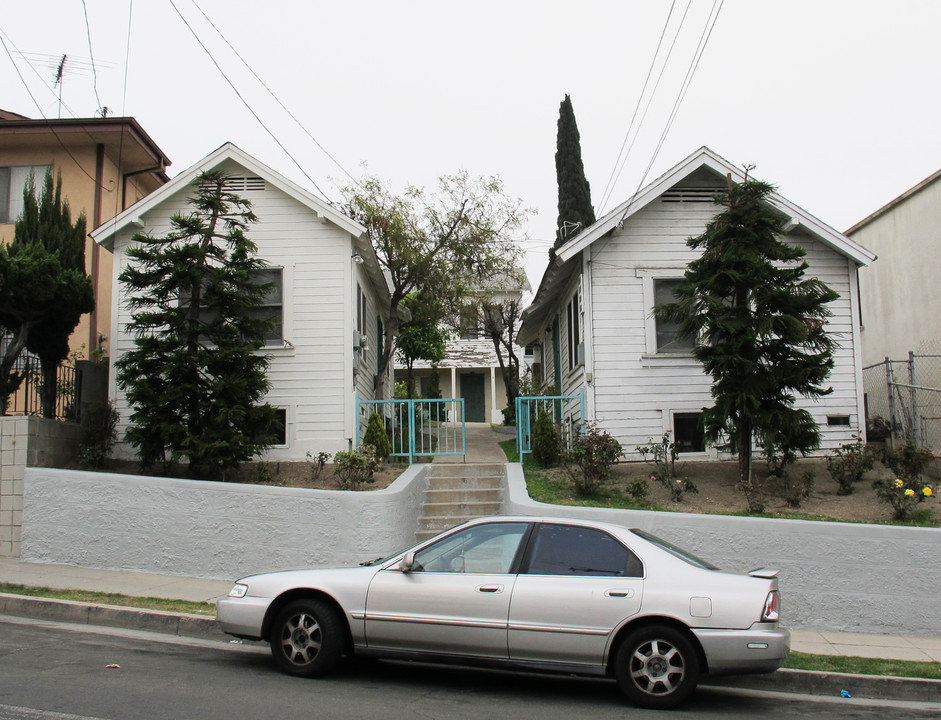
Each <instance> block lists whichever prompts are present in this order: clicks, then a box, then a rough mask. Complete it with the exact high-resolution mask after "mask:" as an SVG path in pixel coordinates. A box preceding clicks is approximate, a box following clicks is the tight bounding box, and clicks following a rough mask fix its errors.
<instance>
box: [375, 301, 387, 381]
mask: <svg viewBox="0 0 941 720" xmlns="http://www.w3.org/2000/svg"><path fill="white" fill-rule="evenodd" d="M385 339H386V331H385V327H384V326H383V324H382V318H381V317H379V316H378V315H377V316H376V373H377V374H378V373H379V368H380V366H381V365H382V352H383V349H384V348H383V343H384V342H385Z"/></svg>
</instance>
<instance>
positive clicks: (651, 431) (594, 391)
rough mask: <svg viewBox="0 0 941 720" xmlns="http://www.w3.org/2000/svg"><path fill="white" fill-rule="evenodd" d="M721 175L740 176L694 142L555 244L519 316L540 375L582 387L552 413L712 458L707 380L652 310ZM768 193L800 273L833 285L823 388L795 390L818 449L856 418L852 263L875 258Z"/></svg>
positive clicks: (628, 439)
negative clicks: (702, 416) (797, 253)
mask: <svg viewBox="0 0 941 720" xmlns="http://www.w3.org/2000/svg"><path fill="white" fill-rule="evenodd" d="M727 175H731V176H732V179H733V180H735V181H741V180H743V173H742V171H741V170H740V169H737V168H736V167H734V166H733V165H732V164H730V163H729V162H728V161H726V160H725V159H723V158H721V157H719V156H718V155H716V154H715V153H714V152H712V151H711V150H709V149H708V148H705V147H704V148H701V149H700V150H697V151H696V152H695V153H693V154H692V155H690V156H689V157H688V158H686V159H685V160H683V161H682V162H681V163H679V164H678V165H677V166H675V167H674V168H673V169H672V170H670V171H669V172H667V173H666V174H664V175H663V176H662V177H660V178H659V179H657V180H655V181H654V182H652V183H651V184H650V185H648V186H647V187H645V188H644V189H643V190H641V191H639V192H638V193H637V194H636V195H634V196H633V197H632V198H630V199H629V200H628V201H626V202H624V203H622V204H621V205H619V206H618V207H617V208H615V209H614V210H613V211H611V212H610V213H608V214H607V215H606V216H605V217H603V218H601V219H600V220H598V221H597V222H596V223H595V224H594V225H592V226H591V227H588V228H586V229H585V230H584V231H582V232H581V233H580V234H579V235H577V236H575V237H574V238H573V239H572V240H570V241H569V242H568V243H566V244H565V245H563V246H562V247H560V248H559V249H558V250H557V252H556V255H555V257H554V258H553V260H552V261H551V262H550V264H549V267H548V268H547V270H546V273H545V275H544V276H543V279H542V282H541V284H540V287H539V290H538V291H537V293H536V297H535V299H534V301H533V303H532V305H530V307H529V308H527V310H526V312H525V314H524V318H523V326H522V328H521V330H520V333H519V336H518V341H519V343H520V345H527V344H529V343H537V344H539V345H541V348H542V369H543V375H544V377H545V379H546V380H547V381H548V382H549V383H550V384H555V386H556V389H557V391H559V392H561V393H562V394H563V395H580V394H581V393H582V392H584V397H585V408H584V417H581V416H580V415H581V411H579V410H578V407H579V403H575V402H572V403H567V404H566V405H565V409H564V410H563V417H561V418H559V419H560V420H561V421H563V422H564V423H568V424H571V425H579V424H581V423H582V422H583V421H585V420H587V421H589V422H595V423H597V424H598V425H599V426H600V427H601V428H603V429H605V430H607V431H608V432H610V433H611V434H612V435H614V436H615V437H616V438H617V439H618V440H619V441H620V442H621V444H622V445H623V447H624V450H625V452H626V453H628V454H629V456H630V455H635V456H636V453H635V448H636V447H637V446H638V445H644V444H647V442H648V440H650V439H651V438H653V439H655V440H659V439H660V437H661V436H662V435H663V434H664V433H666V432H670V433H672V437H673V439H674V440H675V441H676V442H677V443H678V444H679V446H680V448H681V451H682V452H684V453H685V457H687V458H688V459H695V458H697V457H700V458H710V457H715V451H714V449H711V448H708V447H706V446H705V444H704V442H703V439H702V434H701V431H700V429H699V423H698V419H699V418H698V416H699V413H700V411H701V409H702V408H703V407H707V406H709V405H711V404H712V399H711V396H710V387H711V381H710V378H709V377H708V376H707V375H705V374H704V373H703V371H702V368H701V366H700V365H699V363H697V362H696V361H695V360H694V359H693V357H692V355H691V354H690V352H689V351H690V346H689V345H686V346H684V345H683V344H682V343H677V342H676V341H675V340H674V337H675V333H674V332H673V328H671V327H669V326H668V324H667V323H664V322H660V321H657V320H656V319H655V318H654V317H653V316H652V313H651V311H652V309H653V307H654V306H655V305H656V304H658V303H662V302H669V301H671V300H672V299H673V295H672V289H673V283H675V282H676V281H677V280H678V279H680V278H682V276H683V273H684V272H685V269H686V266H687V264H688V263H689V262H690V261H691V260H693V259H694V258H695V257H696V255H695V254H694V252H695V251H693V250H691V249H690V248H689V247H688V246H687V244H686V240H687V239H688V238H690V237H693V236H697V235H700V234H702V232H703V230H704V229H705V225H706V223H707V222H708V221H709V220H710V219H711V218H712V217H713V216H714V215H715V214H716V213H717V212H718V207H717V206H716V205H715V204H714V203H713V197H714V195H715V194H716V193H717V192H718V191H720V190H721V189H722V188H723V187H725V186H726V184H727V180H726V176H727ZM770 202H771V205H772V206H773V207H774V208H775V209H776V210H778V211H779V212H780V213H781V214H782V216H783V217H784V218H785V219H786V220H785V226H784V233H785V238H786V240H787V241H788V242H792V243H797V244H799V245H801V246H802V247H803V248H805V249H806V251H807V256H806V260H807V262H808V263H809V265H810V270H809V274H810V275H813V276H816V277H819V278H820V279H821V280H822V281H824V282H825V283H826V284H827V285H828V286H830V287H831V288H833V289H834V290H836V291H837V292H838V293H839V294H840V298H839V299H838V300H836V301H834V302H833V303H831V304H830V305H829V308H830V310H831V311H832V313H833V315H832V317H831V318H830V320H829V323H828V324H829V329H830V331H831V332H832V333H833V334H835V336H836V338H837V340H838V342H839V345H840V346H839V349H838V350H837V351H836V353H835V363H836V364H835V368H834V370H833V373H832V374H831V376H830V384H831V385H832V388H833V393H832V394H830V395H828V396H826V397H824V398H822V399H820V400H818V401H812V400H809V399H799V400H798V403H799V404H800V405H801V406H802V407H806V408H807V409H808V410H809V411H810V412H811V413H812V415H813V417H814V418H815V419H816V421H817V422H818V425H819V426H820V427H821V431H822V436H823V440H822V451H826V450H828V449H832V448H834V447H837V446H839V445H840V444H842V443H845V442H848V441H850V439H851V436H852V435H853V434H855V433H858V432H859V431H860V427H861V425H862V426H863V427H864V424H865V412H864V408H863V389H862V382H861V351H860V343H859V302H858V299H859V298H858V293H859V290H858V283H857V276H856V271H857V269H858V268H859V267H860V266H864V265H867V264H869V263H870V262H871V261H872V260H874V259H875V256H874V255H873V254H872V253H870V252H869V251H868V250H866V249H864V248H863V247H861V246H859V245H858V244H856V243H854V242H853V241H852V240H850V239H849V238H847V237H846V236H845V235H843V234H841V233H839V232H837V231H836V230H834V229H833V228H831V227H829V226H828V225H825V224H824V223H822V222H821V221H820V220H818V219H817V218H815V217H813V216H812V215H810V214H808V213H807V212H805V211H804V210H802V209H801V208H799V207H797V206H795V205H794V204H793V203H791V202H789V201H788V200H786V199H785V198H783V197H782V196H780V195H778V194H776V193H775V194H773V195H772V196H771V197H770Z"/></svg>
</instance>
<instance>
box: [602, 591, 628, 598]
mask: <svg viewBox="0 0 941 720" xmlns="http://www.w3.org/2000/svg"><path fill="white" fill-rule="evenodd" d="M604 594H605V595H607V596H608V597H612V598H630V597H634V591H633V590H606V591H605V593H604Z"/></svg>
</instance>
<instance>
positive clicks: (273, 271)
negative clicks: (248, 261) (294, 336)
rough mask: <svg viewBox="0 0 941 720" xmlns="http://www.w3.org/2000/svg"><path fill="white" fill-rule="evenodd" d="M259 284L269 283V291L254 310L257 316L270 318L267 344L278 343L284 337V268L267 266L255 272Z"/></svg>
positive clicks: (266, 335) (266, 337)
mask: <svg viewBox="0 0 941 720" xmlns="http://www.w3.org/2000/svg"><path fill="white" fill-rule="evenodd" d="M255 278H256V279H257V280H258V283H259V284H264V285H268V286H269V287H268V291H267V292H266V293H265V296H264V297H263V298H262V299H261V301H260V303H259V307H258V308H257V309H256V310H255V311H254V312H255V315H256V316H257V317H261V318H270V319H271V321H272V322H271V327H269V328H268V330H267V332H266V333H265V344H267V345H271V344H278V343H281V342H282V340H283V338H284V299H283V298H284V273H283V270H282V268H265V269H264V270H258V271H256V273H255Z"/></svg>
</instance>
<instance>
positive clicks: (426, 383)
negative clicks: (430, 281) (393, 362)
mask: <svg viewBox="0 0 941 720" xmlns="http://www.w3.org/2000/svg"><path fill="white" fill-rule="evenodd" d="M530 290H531V288H530V285H529V280H528V279H527V277H526V273H525V272H524V271H523V270H519V272H518V274H516V275H513V274H508V275H506V276H502V277H497V278H494V279H493V280H492V282H490V283H489V285H488V287H487V288H486V289H481V290H479V291H478V292H476V293H474V294H473V297H472V298H469V304H468V308H469V312H471V313H472V314H473V317H470V316H469V317H468V318H465V319H464V322H463V323H462V324H463V325H466V327H464V328H462V330H461V332H460V333H459V336H455V337H452V338H451V339H450V340H449V341H448V342H447V344H446V347H445V356H444V359H443V360H441V361H440V362H437V363H434V364H432V363H430V362H428V361H426V360H416V361H415V364H414V365H413V366H412V372H413V376H414V378H415V383H416V389H417V390H418V391H420V393H419V394H421V395H422V396H425V395H426V394H427V392H428V388H429V387H430V386H431V384H432V383H433V382H434V380H435V379H436V380H437V387H438V390H439V391H440V393H441V396H442V397H445V398H463V399H464V419H465V420H466V421H467V422H488V423H496V424H501V423H503V409H504V408H505V407H506V403H507V400H506V383H505V382H504V380H503V372H502V370H501V368H500V360H499V358H497V352H496V350H495V348H494V346H493V340H491V339H490V337H489V336H488V335H487V334H486V333H485V332H484V330H483V329H482V327H481V326H483V325H484V321H483V318H482V317H481V315H482V313H483V310H482V309H481V308H480V306H479V305H478V304H477V303H478V302H486V303H487V304H488V305H489V306H490V307H492V308H500V307H503V308H504V309H507V310H508V309H509V308H510V307H511V306H513V307H515V308H516V320H517V322H518V320H519V312H520V310H521V309H522V302H523V294H524V293H526V292H530ZM474 318H476V319H477V321H476V322H475V321H474ZM514 353H515V354H516V356H517V357H518V358H519V360H520V372H521V373H523V372H525V371H526V369H527V367H528V365H527V364H526V362H527V359H528V358H527V357H526V355H525V350H524V348H522V347H519V346H516V347H514ZM504 362H506V351H505V350H504ZM433 376H437V377H436V378H435V377H433ZM405 378H406V371H405V370H404V369H403V368H401V367H399V368H398V369H397V370H396V380H400V381H402V380H405Z"/></svg>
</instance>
